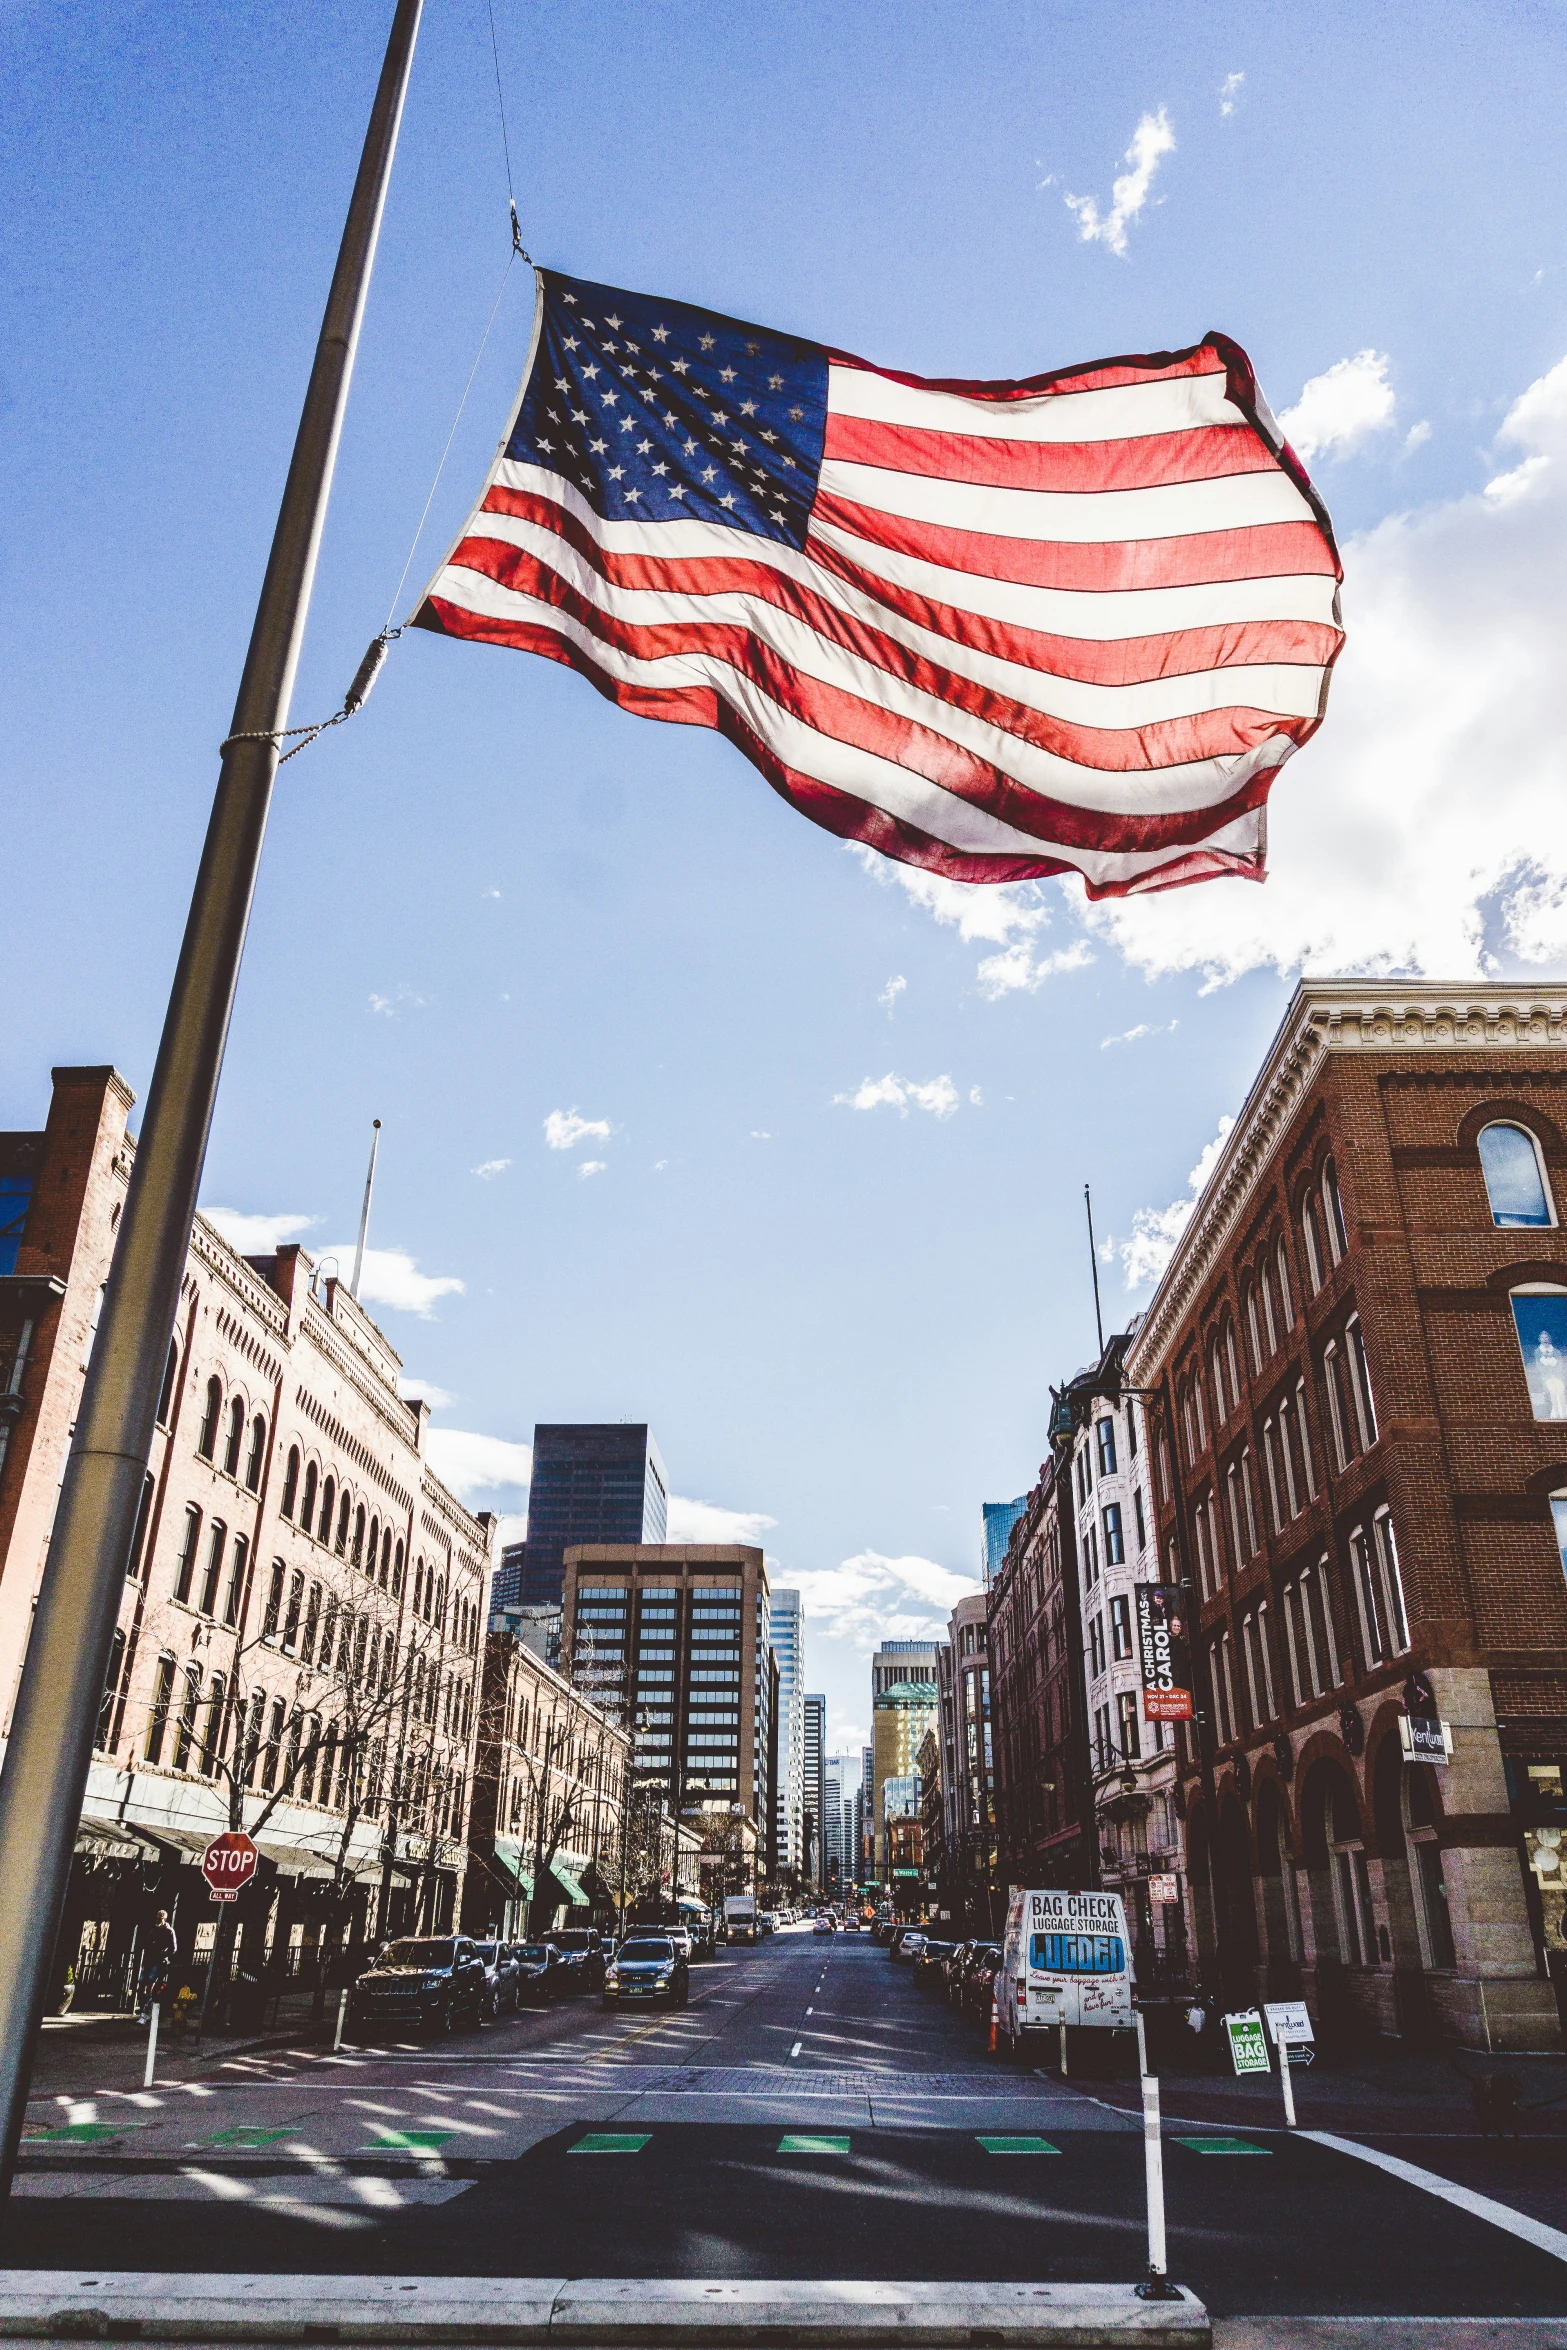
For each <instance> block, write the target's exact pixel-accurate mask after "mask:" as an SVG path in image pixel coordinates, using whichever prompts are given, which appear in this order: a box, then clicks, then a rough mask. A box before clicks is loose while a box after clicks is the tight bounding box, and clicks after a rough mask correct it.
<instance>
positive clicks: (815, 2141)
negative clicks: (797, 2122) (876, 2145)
mask: <svg viewBox="0 0 1567 2350" xmlns="http://www.w3.org/2000/svg"><path fill="white" fill-rule="evenodd" d="M778 2151H779V2153H780V2154H847V2153H848V2151H849V2141H848V2139H847V2138H823V2137H818V2136H817V2135H815V2133H812V2134H811V2135H810V2136H806V2135H805V2134H804V2133H803V2132H802V2131H789V2132H787V2133H786V2134H785V2135H784V2136H783V2137H782V2138H780V2139H779V2141H778Z"/></svg>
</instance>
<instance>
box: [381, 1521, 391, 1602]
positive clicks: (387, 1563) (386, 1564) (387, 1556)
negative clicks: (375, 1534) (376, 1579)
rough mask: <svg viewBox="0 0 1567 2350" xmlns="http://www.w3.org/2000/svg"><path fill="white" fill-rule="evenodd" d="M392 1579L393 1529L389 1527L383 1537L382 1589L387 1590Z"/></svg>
mask: <svg viewBox="0 0 1567 2350" xmlns="http://www.w3.org/2000/svg"><path fill="white" fill-rule="evenodd" d="M391 1580H392V1529H391V1527H390V1526H388V1527H387V1529H386V1532H385V1533H384V1534H383V1535H382V1537H381V1589H382V1590H383V1591H385V1590H386V1588H387V1587H388V1585H389V1584H390V1582H391Z"/></svg>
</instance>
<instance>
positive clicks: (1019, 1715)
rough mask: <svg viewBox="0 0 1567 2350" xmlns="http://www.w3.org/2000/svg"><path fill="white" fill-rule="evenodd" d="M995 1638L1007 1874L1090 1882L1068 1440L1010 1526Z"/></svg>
mask: <svg viewBox="0 0 1567 2350" xmlns="http://www.w3.org/2000/svg"><path fill="white" fill-rule="evenodd" d="M1065 1424H1066V1427H1067V1428H1068V1430H1069V1429H1070V1417H1069V1416H1068V1419H1067V1421H1066V1423H1065ZM986 1645H987V1648H988V1652H989V1657H990V1684H991V1713H992V1752H993V1757H994V1775H995V1806H996V1843H997V1874H998V1877H999V1878H1000V1880H1001V1881H1002V1882H1003V1883H1005V1884H1008V1885H1038V1886H1048V1885H1058V1886H1063V1887H1066V1888H1068V1889H1070V1890H1074V1891H1079V1892H1080V1891H1082V1890H1083V1889H1084V1888H1086V1887H1088V1886H1091V1885H1094V1884H1095V1883H1097V1874H1096V1870H1097V1861H1096V1852H1097V1843H1096V1832H1095V1822H1094V1791H1093V1778H1092V1773H1091V1770H1090V1767H1089V1748H1088V1721H1087V1712H1086V1697H1087V1692H1086V1688H1085V1684H1084V1680H1083V1670H1082V1658H1083V1611H1082V1603H1081V1596H1080V1593H1079V1590H1078V1581H1077V1522H1076V1515H1075V1512H1074V1510H1073V1507H1072V1488H1071V1471H1070V1463H1069V1457H1068V1454H1067V1452H1066V1450H1065V1448H1064V1447H1063V1448H1061V1449H1059V1450H1055V1451H1053V1452H1052V1455H1051V1457H1050V1459H1049V1460H1047V1461H1045V1462H1043V1463H1042V1464H1041V1467H1040V1471H1039V1482H1038V1484H1037V1485H1035V1486H1034V1487H1033V1488H1032V1489H1031V1490H1030V1492H1029V1494H1028V1496H1027V1499H1026V1501H1025V1504H1024V1508H1023V1514H1022V1516H1021V1517H1020V1518H1019V1519H1018V1520H1017V1522H1016V1523H1015V1525H1014V1526H1013V1528H1012V1532H1011V1535H1010V1537H1009V1539H1008V1542H1007V1550H1006V1556H1005V1558H1004V1559H1003V1561H1002V1563H1001V1567H1000V1570H999V1572H998V1573H997V1574H996V1575H995V1576H994V1578H993V1579H992V1582H991V1585H990V1590H989V1593H988V1594H987V1614H986Z"/></svg>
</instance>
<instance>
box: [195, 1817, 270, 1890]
mask: <svg viewBox="0 0 1567 2350" xmlns="http://www.w3.org/2000/svg"><path fill="white" fill-rule="evenodd" d="M259 1857H260V1855H259V1854H258V1853H257V1851H256V1848H255V1846H254V1844H252V1843H251V1841H250V1838H249V1837H248V1836H247V1835H245V1834H244V1833H243V1832H242V1831H241V1830H240V1829H238V1828H231V1829H230V1830H229V1832H228V1834H227V1835H226V1836H217V1837H214V1839H213V1841H212V1842H211V1843H210V1844H209V1845H208V1846H207V1849H206V1851H205V1852H204V1853H203V1854H202V1856H201V1873H202V1875H203V1876H204V1877H205V1878H206V1880H207V1884H208V1887H209V1888H210V1890H211V1894H212V1898H213V1900H214V1901H237V1900H238V1899H239V1895H240V1888H241V1887H242V1886H245V1885H248V1884H249V1883H250V1880H251V1878H252V1877H253V1876H254V1875H255V1873H256V1862H257V1860H258V1859H259Z"/></svg>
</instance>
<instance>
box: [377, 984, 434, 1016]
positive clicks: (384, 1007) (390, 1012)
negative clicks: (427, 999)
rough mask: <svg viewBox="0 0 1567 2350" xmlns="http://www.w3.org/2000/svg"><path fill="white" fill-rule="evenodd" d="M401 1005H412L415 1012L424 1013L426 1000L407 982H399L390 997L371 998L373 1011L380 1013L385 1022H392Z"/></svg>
mask: <svg viewBox="0 0 1567 2350" xmlns="http://www.w3.org/2000/svg"><path fill="white" fill-rule="evenodd" d="M399 1004H402V1005H405V1006H407V1005H411V1006H412V1007H413V1009H414V1010H415V1011H422V1010H423V1008H424V998H423V996H422V995H419V994H417V993H416V991H415V990H414V989H413V988H411V987H410V986H409V985H408V984H407V982H406V980H404V981H399V983H398V985H397V986H396V987H394V988H393V990H392V992H391V994H390V995H372V996H371V998H370V1009H371V1011H372V1012H379V1013H380V1015H381V1017H382V1018H383V1019H384V1020H390V1019H392V1018H393V1017H394V1016H395V1014H396V1011H397V1007H398V1005H399Z"/></svg>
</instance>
